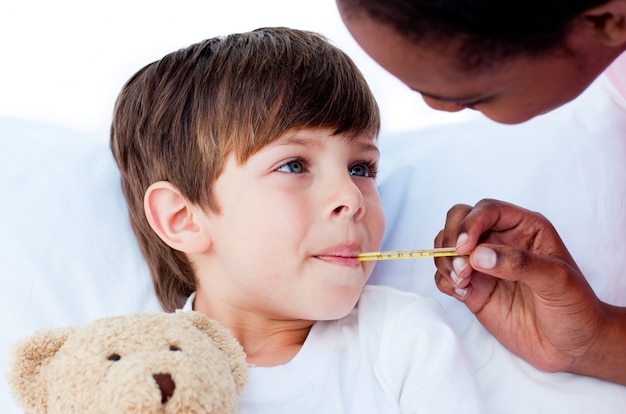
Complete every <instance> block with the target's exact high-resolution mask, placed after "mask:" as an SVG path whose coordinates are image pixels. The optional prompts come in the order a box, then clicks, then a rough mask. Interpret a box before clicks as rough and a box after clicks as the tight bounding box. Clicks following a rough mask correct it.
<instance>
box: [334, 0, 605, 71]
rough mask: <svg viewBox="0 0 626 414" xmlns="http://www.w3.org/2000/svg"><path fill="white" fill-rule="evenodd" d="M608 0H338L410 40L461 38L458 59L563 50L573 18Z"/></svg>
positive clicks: (471, 62)
mask: <svg viewBox="0 0 626 414" xmlns="http://www.w3.org/2000/svg"><path fill="white" fill-rule="evenodd" d="M607 1H608V0H541V1H539V0H385V1H380V0H337V3H338V5H339V7H340V8H341V9H342V11H343V14H344V15H348V16H349V15H354V14H358V13H360V12H364V13H366V14H367V15H368V16H369V17H371V18H372V19H374V20H376V21H379V22H381V23H384V24H387V25H389V26H391V27H393V28H394V29H395V30H396V31H398V33H400V34H401V35H403V36H406V37H407V38H410V39H411V40H412V41H417V42H424V43H426V42H432V43H433V44H435V45H436V44H438V43H439V44H441V42H449V41H458V40H460V41H461V48H460V52H461V56H460V58H461V63H462V64H465V65H466V66H473V67H476V66H481V65H482V64H484V63H486V60H488V59H491V60H493V59H495V60H498V59H501V58H505V57H508V56H514V55H520V54H530V55H538V54H542V53H546V52H551V51H554V50H555V49H563V48H562V46H563V40H564V38H565V36H566V35H567V33H568V30H569V28H570V26H571V23H572V21H573V20H574V19H575V18H576V16H579V15H580V14H581V13H583V12H584V11H586V10H589V9H591V8H593V7H596V6H599V5H602V4H605V3H607Z"/></svg>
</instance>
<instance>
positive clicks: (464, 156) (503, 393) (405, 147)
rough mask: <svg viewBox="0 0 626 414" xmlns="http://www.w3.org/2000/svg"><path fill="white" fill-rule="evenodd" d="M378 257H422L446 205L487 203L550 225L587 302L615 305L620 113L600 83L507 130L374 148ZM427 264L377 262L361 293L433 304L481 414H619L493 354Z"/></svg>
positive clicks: (624, 242) (422, 137)
mask: <svg viewBox="0 0 626 414" xmlns="http://www.w3.org/2000/svg"><path fill="white" fill-rule="evenodd" d="M380 148H381V159H382V161H381V166H380V175H379V177H380V178H379V186H380V191H381V196H382V199H383V203H384V206H385V210H386V214H387V232H386V238H385V241H384V245H383V248H384V249H385V250H394V249H414V248H427V247H432V245H433V239H434V237H435V235H436V234H437V232H438V231H439V230H440V229H441V228H442V227H443V225H444V222H445V215H446V212H447V210H448V209H449V208H450V207H452V205H453V204H455V203H465V204H475V203H476V202H477V201H478V200H480V199H482V198H497V199H503V200H506V201H510V202H513V203H516V204H519V205H521V206H523V207H526V208H528V209H531V210H536V211H539V212H541V213H542V214H544V215H545V216H546V217H548V218H549V219H550V220H551V221H552V223H553V224H554V225H555V226H556V228H557V230H558V231H559V233H560V234H561V236H562V238H563V240H564V242H565V243H566V245H567V246H568V248H569V250H570V252H571V253H572V255H573V256H574V258H575V259H576V260H577V263H578V265H579V266H580V267H581V269H582V271H583V272H584V274H585V275H586V277H587V278H588V279H589V282H590V283H591V285H592V286H593V288H594V290H595V291H596V292H597V294H598V295H599V296H600V297H601V298H602V299H604V300H605V301H607V302H610V303H613V304H617V305H626V277H622V275H623V274H624V269H626V254H624V248H625V246H626V233H625V232H626V110H625V109H624V107H623V102H622V101H621V98H620V97H619V96H618V95H617V94H615V91H614V90H613V89H612V88H611V86H610V84H609V83H608V82H607V81H606V79H604V78H600V79H598V81H596V83H595V84H593V85H592V87H591V88H590V89H589V90H587V91H586V92H585V93H584V94H583V95H581V96H580V97H579V98H578V99H577V100H575V101H573V102H571V103H570V104H568V105H566V106H564V107H562V108H560V109H558V110H556V111H553V112H551V113H549V114H546V115H543V116H541V117H538V118H535V119H533V120H531V121H529V122H527V123H524V124H521V125H515V126H506V125H501V124H496V123H494V122H491V121H489V120H487V119H481V120H478V121H472V122H468V123H465V124H459V125H448V126H445V127H435V128H431V129H426V130H421V131H415V132H413V133H408V134H404V135H401V136H395V137H382V138H381V139H380ZM434 274H435V266H434V264H433V261H432V259H416V260H395V261H383V262H379V263H378V265H377V267H376V270H375V272H374V275H373V276H372V279H371V283H380V284H389V285H393V286H397V287H400V288H402V289H406V290H412V291H415V292H417V293H419V294H422V295H425V296H430V297H433V298H436V299H437V300H438V301H440V302H441V303H442V304H443V305H444V308H445V309H446V311H447V312H448V314H449V315H450V318H451V320H452V322H453V324H454V326H455V327H456V328H457V330H458V332H459V334H460V335H461V336H462V340H463V342H464V345H465V348H466V349H467V351H468V354H469V357H470V359H471V362H472V363H473V365H474V366H475V368H476V369H477V373H478V377H479V382H480V385H481V387H482V389H483V391H484V394H485V398H486V402H487V408H488V412H489V413H494V414H496V413H497V414H501V413H507V414H509V413H520V414H522V413H523V414H528V413H554V412H568V413H589V412H598V410H600V411H602V412H604V413H617V412H623V411H624V407H626V387H622V386H618V385H615V384H609V383H605V382H603V381H599V380H596V379H591V378H586V377H579V376H575V375H570V374H563V373H559V374H546V373H542V372H539V371H537V370H535V369H533V368H532V367H530V366H529V365H528V364H526V363H525V362H524V361H522V360H520V359H519V358H517V357H515V356H514V355H512V354H511V353H510V352H508V351H507V350H506V349H504V348H503V347H502V346H501V345H500V344H499V343H498V342H497V341H496V340H495V339H494V338H493V337H491V336H490V335H489V334H488V333H486V331H484V329H483V328H482V326H481V325H480V324H479V323H478V322H477V321H476V319H475V317H474V316H473V315H472V314H471V313H470V312H469V311H468V310H467V308H466V307H465V306H464V305H462V304H461V303H459V302H458V301H456V300H455V299H451V298H449V297H447V296H445V295H443V294H442V293H440V292H439V291H438V290H437V288H436V286H435V283H434Z"/></svg>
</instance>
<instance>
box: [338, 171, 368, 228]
mask: <svg viewBox="0 0 626 414" xmlns="http://www.w3.org/2000/svg"><path fill="white" fill-rule="evenodd" d="M333 187H334V191H333V193H332V198H331V200H332V201H331V208H332V214H333V215H334V216H342V215H349V216H356V218H359V217H362V216H363V214H364V213H365V203H364V198H363V193H362V192H361V190H360V189H359V187H358V186H357V185H356V184H355V183H354V182H353V181H352V178H350V177H349V176H348V178H347V179H343V180H341V181H340V182H337V183H336V184H335V185H334V186H333Z"/></svg>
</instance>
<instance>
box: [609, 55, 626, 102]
mask: <svg viewBox="0 0 626 414" xmlns="http://www.w3.org/2000/svg"><path fill="white" fill-rule="evenodd" d="M604 73H605V74H606V76H607V77H608V78H609V80H610V81H611V83H612V84H613V86H614V87H615V89H616V90H617V92H618V93H619V94H620V96H621V97H622V99H624V100H625V101H626V53H623V54H622V55H621V56H619V57H618V58H617V59H615V61H614V62H613V63H611V65H610V66H609V67H608V68H607V69H606V71H605V72H604Z"/></svg>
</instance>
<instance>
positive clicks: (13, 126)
mask: <svg viewBox="0 0 626 414" xmlns="http://www.w3.org/2000/svg"><path fill="white" fill-rule="evenodd" d="M0 141H1V143H2V151H0V166H1V169H2V174H1V175H0V194H2V201H1V202H0V252H1V253H0V254H1V258H2V260H1V262H0V263H1V264H0V277H1V280H2V289H0V306H1V308H0V313H1V314H2V315H3V316H2V324H1V326H0V332H2V334H1V335H0V355H1V358H2V359H1V364H0V368H1V372H2V379H1V380H0V412H1V413H5V414H7V413H13V412H18V410H17V407H16V406H15V405H14V403H13V401H12V399H11V398H9V391H8V387H7V385H6V382H5V378H4V373H5V372H6V371H7V369H8V368H7V357H8V351H9V349H10V347H11V346H12V344H13V343H14V342H15V341H16V340H17V339H18V338H21V337H24V336H27V335H29V334H31V333H32V332H33V331H34V330H36V329H39V328H49V327H57V326H65V325H81V324H84V323H86V322H89V321H90V320H92V319H95V318H97V317H103V316H109V315H114V314H123V313H132V312H137V311H144V310H160V307H159V305H158V303H157V301H156V298H155V295H154V293H153V290H152V284H151V281H150V277H149V274H148V271H147V267H146V266H145V264H144V262H143V260H142V257H141V254H140V253H139V249H138V245H137V243H136V242H135V239H134V237H133V235H132V231H131V230H130V224H129V221H128V218H127V213H126V207H125V204H124V200H123V197H122V194H121V188H120V185H119V174H118V172H117V168H116V166H115V164H114V161H113V158H112V156H111V155H110V151H109V149H108V141H107V137H106V136H100V137H90V136H85V134H80V133H76V132H73V131H70V130H67V129H63V128H60V127H57V126H54V125H50V124H43V123H35V122H32V121H20V120H17V119H11V118H5V117H0Z"/></svg>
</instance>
